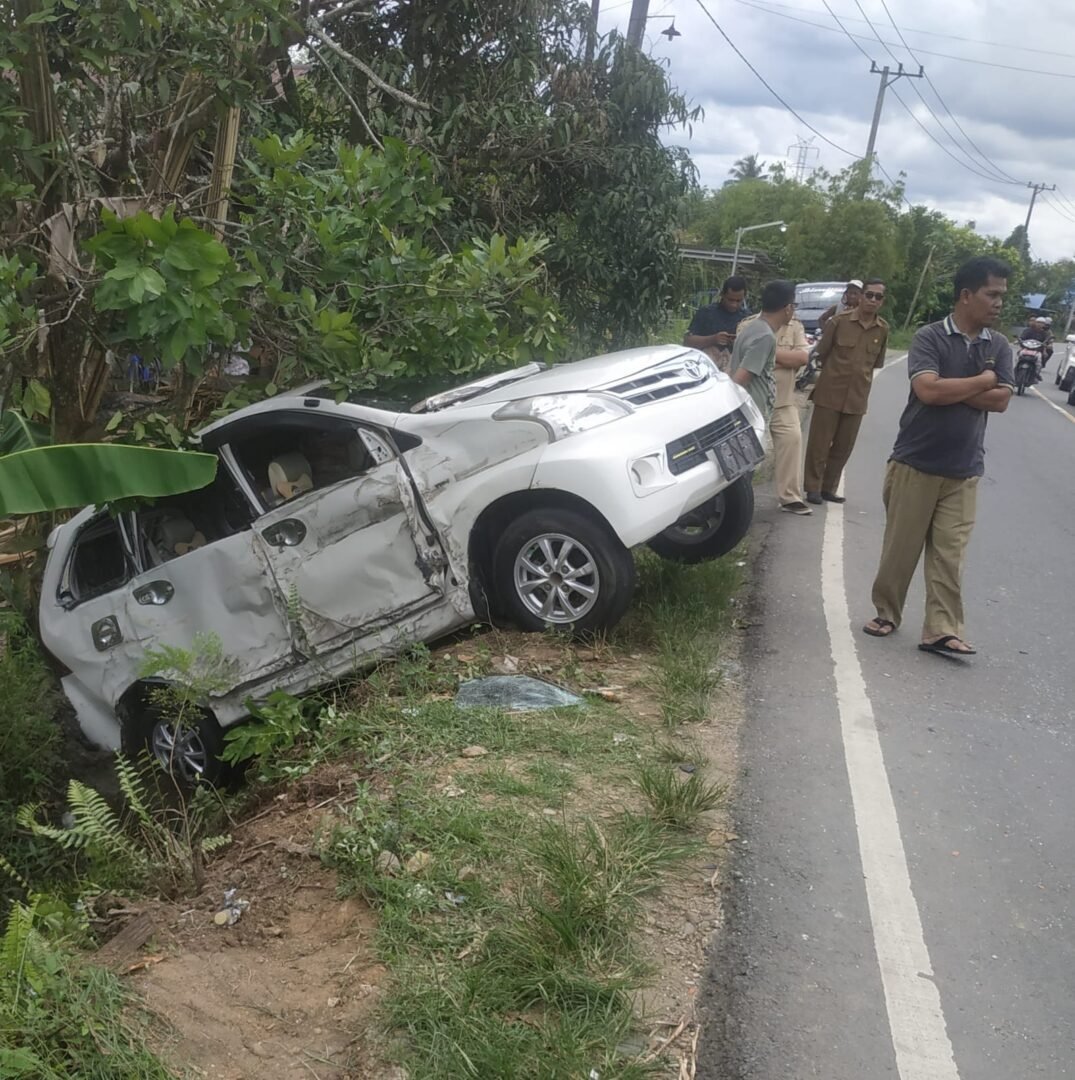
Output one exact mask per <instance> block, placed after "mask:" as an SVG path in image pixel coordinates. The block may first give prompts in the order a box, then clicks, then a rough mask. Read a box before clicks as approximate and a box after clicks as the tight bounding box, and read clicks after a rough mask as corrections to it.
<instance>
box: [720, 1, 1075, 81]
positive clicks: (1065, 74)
mask: <svg viewBox="0 0 1075 1080" xmlns="http://www.w3.org/2000/svg"><path fill="white" fill-rule="evenodd" d="M736 3H737V4H742V5H743V6H744V7H749V8H754V9H755V10H756V11H762V12H764V13H765V14H766V15H776V16H777V17H778V18H781V19H790V20H791V21H792V22H797V23H802V24H803V25H804V26H813V27H815V28H817V29H818V30H824V31H825V32H826V33H830V34H838V33H840V31H839V30H837V29H836V27H835V26H829V25H828V24H827V23H820V22H815V21H814V20H813V19H803V18H800V17H799V16H797V15H786V14H785V13H784V12H782V11H777V10H775V9H774V8H771V7H767V6H766V5H765V4H763V3H758V2H757V0H736ZM798 10H802V9H801V8H800V9H798ZM844 33H845V34H847V36H848V37H850V38H851V39H852V40H856V41H857V40H862V41H872V40H873V39H872V38H869V37H865V36H864V35H862V34H852V33H851V31H850V30H845V31H844ZM953 40H960V39H953ZM890 44H894V43H890ZM990 44H992V43H990ZM918 52H919V53H920V54H921V55H922V56H937V57H940V58H941V59H943V60H957V61H958V62H959V63H961V64H973V65H974V66H975V67H992V68H999V69H1000V70H1001V71H1018V72H1021V73H1022V74H1024V75H1026V74H1030V75H1048V76H1051V77H1052V78H1056V79H1075V72H1069V71H1040V70H1039V69H1037V68H1033V67H1028V66H1026V65H1025V64H1023V65H1020V64H998V63H997V62H996V61H992V60H978V59H976V58H974V57H971V56H956V55H954V54H953V53H944V52H934V51H932V50H930V49H919V50H918Z"/></svg>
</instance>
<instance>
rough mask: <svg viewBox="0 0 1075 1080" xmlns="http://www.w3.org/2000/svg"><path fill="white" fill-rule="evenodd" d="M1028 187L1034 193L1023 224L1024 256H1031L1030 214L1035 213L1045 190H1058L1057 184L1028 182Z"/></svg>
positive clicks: (1027, 257)
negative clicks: (1035, 207)
mask: <svg viewBox="0 0 1075 1080" xmlns="http://www.w3.org/2000/svg"><path fill="white" fill-rule="evenodd" d="M1027 187H1028V188H1030V190H1031V191H1033V193H1034V194H1033V195H1031V196H1030V206H1029V208H1028V209H1027V212H1026V224H1025V225H1024V226H1023V258H1024V259H1029V258H1030V216H1031V214H1033V213H1034V203H1036V202H1037V201H1038V195H1040V194H1041V192H1043V191H1056V184H1053V186H1052V187H1050V186H1049V185H1048V184H1027Z"/></svg>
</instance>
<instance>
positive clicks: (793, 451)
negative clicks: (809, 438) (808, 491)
mask: <svg viewBox="0 0 1075 1080" xmlns="http://www.w3.org/2000/svg"><path fill="white" fill-rule="evenodd" d="M769 431H770V433H771V434H772V436H773V460H774V483H775V484H776V497H777V499H778V500H779V501H780V505H781V506H786V505H787V504H788V503H793V502H802V501H803V484H802V478H803V468H802V452H803V426H802V413H801V411H800V409H799V405H798V404H797V403H796V404H792V405H779V406H777V407H776V408H775V409H773V415H772V416H771V417H770V418H769Z"/></svg>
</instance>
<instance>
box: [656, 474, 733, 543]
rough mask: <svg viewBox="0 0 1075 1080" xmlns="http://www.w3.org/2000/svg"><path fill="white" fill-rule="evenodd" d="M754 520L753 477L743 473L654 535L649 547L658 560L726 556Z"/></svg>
mask: <svg viewBox="0 0 1075 1080" xmlns="http://www.w3.org/2000/svg"><path fill="white" fill-rule="evenodd" d="M753 520H754V477H753V475H752V474H750V473H747V475H746V476H741V477H739V479H738V480H735V481H733V482H732V483H731V484H729V485H728V486H727V487H726V488H725V489H724V490H723V491H721V492H718V493H717V494H716V495H715V496H714V497H713V498H712V499H710V500H709V501H708V502H705V503H703V504H702V505H701V506H699V507H698V508H697V509H696V510H692V511H691V512H690V513H689V514H684V515H683V517H681V518H680V519H679V521H677V522H676V523H675V525H672V526H671V527H670V528H667V529H665V530H664V532H662V533H658V535H657V536H655V537H654V538H653V539H652V540H651V541H650V542H649V546H650V547H651V548H652V549H653V550H654V551H655V552H657V554H658V555H660V556H661V558H662V559H671V560H672V561H674V562H683V563H700V562H707V561H708V560H710V559H719V558H720V556H721V555H727V554H728V552H729V551H731V550H732V549H733V548H734V547H735V546H736V544H738V543H739V541H740V540H742V539H743V537H744V536H746V534H747V530H748V529H749V528H750V523H751V521H753Z"/></svg>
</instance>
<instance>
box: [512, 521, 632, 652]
mask: <svg viewBox="0 0 1075 1080" xmlns="http://www.w3.org/2000/svg"><path fill="white" fill-rule="evenodd" d="M493 582H494V587H495V590H496V599H497V606H498V607H499V608H500V610H502V611H503V613H504V614H505V615H506V616H507V617H508V619H509V620H510V621H511V622H513V623H515V624H516V625H517V626H519V627H520V628H521V629H523V630H545V629H547V628H549V627H552V628H562V629H564V630H569V631H571V632H572V633H574V634H578V635H586V634H593V633H599V632H601V631H604V630H610V629H611V628H612V627H613V626H615V625H616V623H618V622H619V621H620V619H622V618H623V616H624V613H625V612H626V611H627V608H628V606H629V605H630V603H631V596H632V595H633V593H634V587H635V564H634V560H633V559H632V558H631V553H630V551H628V550H627V548H625V547H624V546H623V544H622V543H621V542H620V540H619V538H618V537H617V536H615V535H614V534H613V533H612V532H611V531H610V530H609V529H608V527H607V526H605V525H603V524H601V523H600V522H597V521H594V520H593V519H591V518H589V517H587V516H586V515H585V514H582V513H579V512H578V511H575V510H559V509H555V508H548V509H539V510H528V511H527V512H526V513H525V514H522V515H521V516H520V517H519V518H517V519H516V520H515V521H513V522H512V523H511V524H510V525H509V526H508V527H507V528H506V529H505V530H504V532H503V533H502V534H501V536H500V539H499V540H498V541H497V543H496V548H495V549H494V552H493Z"/></svg>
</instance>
